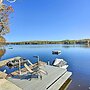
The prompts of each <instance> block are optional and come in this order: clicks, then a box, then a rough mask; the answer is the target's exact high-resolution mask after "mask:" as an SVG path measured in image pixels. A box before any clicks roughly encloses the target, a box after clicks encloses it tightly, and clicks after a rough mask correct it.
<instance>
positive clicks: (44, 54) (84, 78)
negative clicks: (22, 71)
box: [0, 44, 90, 90]
mask: <svg viewBox="0 0 90 90" xmlns="http://www.w3.org/2000/svg"><path fill="white" fill-rule="evenodd" d="M11 47H12V48H13V49H10V48H11ZM53 50H61V54H60V55H53V54H52V51H53ZM0 56H1V61H2V60H4V59H8V58H12V57H16V56H21V57H24V58H27V59H30V61H31V62H32V63H35V62H37V59H36V58H34V57H33V56H39V57H40V60H42V61H45V62H48V61H50V63H52V62H53V60H54V59H55V58H63V59H64V60H65V61H67V62H68V65H69V67H68V70H69V71H71V72H72V73H73V75H72V77H71V79H72V83H71V84H70V86H69V87H68V89H67V90H89V89H90V48H89V47H88V46H85V45H60V44H58V45H57V44H55V45H54V44H53V45H7V46H4V47H2V48H0ZM5 68H6V69H7V73H10V72H12V71H13V70H14V69H12V70H10V69H9V68H8V67H3V68H2V69H0V70H2V71H3V70H4V69H5Z"/></svg>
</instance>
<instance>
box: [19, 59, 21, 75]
mask: <svg viewBox="0 0 90 90" xmlns="http://www.w3.org/2000/svg"><path fill="white" fill-rule="evenodd" d="M19 74H20V75H21V61H20V60H19Z"/></svg>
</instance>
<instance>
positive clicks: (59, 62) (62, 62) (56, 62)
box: [53, 58, 68, 69]
mask: <svg viewBox="0 0 90 90" xmlns="http://www.w3.org/2000/svg"><path fill="white" fill-rule="evenodd" d="M53 66H56V67H60V68H64V69H67V67H68V65H67V62H66V61H65V60H63V59H58V58H56V59H55V60H54V61H53Z"/></svg>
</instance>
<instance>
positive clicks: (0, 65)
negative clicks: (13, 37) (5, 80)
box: [0, 57, 21, 68]
mask: <svg viewBox="0 0 90 90" xmlns="http://www.w3.org/2000/svg"><path fill="white" fill-rule="evenodd" d="M15 58H17V59H19V58H21V57H14V58H10V59H7V60H3V61H0V68H1V67H3V66H5V65H6V64H7V63H8V62H9V61H12V60H14V59H15Z"/></svg>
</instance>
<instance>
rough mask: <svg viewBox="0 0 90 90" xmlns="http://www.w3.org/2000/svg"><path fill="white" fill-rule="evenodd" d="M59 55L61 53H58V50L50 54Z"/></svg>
mask: <svg viewBox="0 0 90 90" xmlns="http://www.w3.org/2000/svg"><path fill="white" fill-rule="evenodd" d="M60 53H61V51H59V50H55V51H52V54H57V55H58V54H60Z"/></svg>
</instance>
